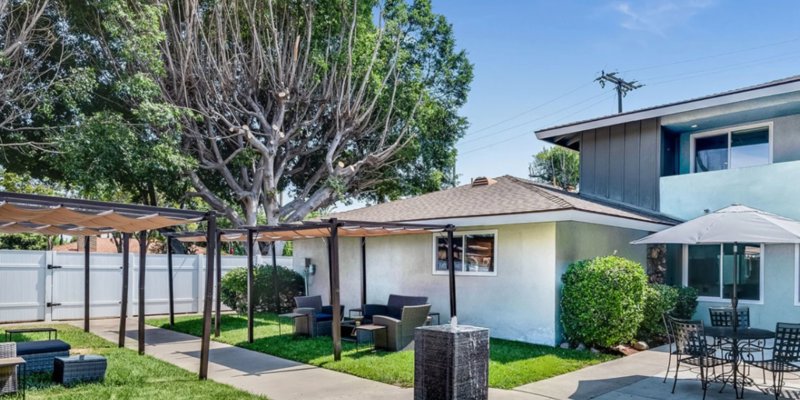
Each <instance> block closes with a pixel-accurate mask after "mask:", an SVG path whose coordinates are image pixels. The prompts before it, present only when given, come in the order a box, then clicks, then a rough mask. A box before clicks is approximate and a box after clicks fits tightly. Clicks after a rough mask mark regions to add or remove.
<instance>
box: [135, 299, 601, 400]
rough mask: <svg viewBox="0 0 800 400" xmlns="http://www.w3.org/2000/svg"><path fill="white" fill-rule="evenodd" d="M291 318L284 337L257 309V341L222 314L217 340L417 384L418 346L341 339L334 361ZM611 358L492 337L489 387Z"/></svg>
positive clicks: (179, 325) (188, 326) (183, 322)
mask: <svg viewBox="0 0 800 400" xmlns="http://www.w3.org/2000/svg"><path fill="white" fill-rule="evenodd" d="M148 323H149V324H150V325H154V326H160V327H162V328H167V329H169V320H168V319H166V318H154V319H149V320H148ZM290 323H291V321H284V322H283V327H282V329H283V335H282V336H279V335H278V325H277V322H276V318H275V315H274V314H258V315H257V316H256V320H255V321H254V325H255V341H254V343H248V342H247V318H246V317H242V316H238V315H223V317H222V334H221V335H220V337H219V338H216V339H215V340H218V341H220V342H224V343H228V344H233V345H236V346H239V347H244V348H247V349H251V350H255V351H260V352H262V353H267V354H272V355H275V356H278V357H282V358H286V359H290V360H295V361H299V362H303V363H306V364H311V365H316V366H320V367H323V368H328V369H332V370H335V371H341V372H345V373H348V374H352V375H356V376H360V377H362V378H367V379H372V380H375V381H380V382H385V383H390V384H393V385H398V386H403V387H410V386H413V384H414V352H413V351H404V352H396V353H392V352H383V351H377V352H373V351H371V350H365V349H364V347H363V346H362V347H361V349H360V350H359V351H356V349H355V345H354V344H352V343H348V342H345V343H342V360H341V361H339V362H334V361H333V355H332V354H331V351H332V350H331V348H332V345H331V339H330V338H329V337H318V338H293V337H292V336H291V335H290V334H287V333H291V331H292V327H291V326H290V325H289V324H290ZM175 330H177V331H180V332H184V333H188V334H192V335H196V336H200V335H201V333H202V318H201V317H200V316H196V315H191V316H179V317H176V319H175ZM212 338H213V336H212ZM612 358H613V357H612V356H609V355H595V354H592V353H590V352H588V351H575V350H564V349H561V348H553V347H549V346H538V345H532V344H527V343H521V342H513V341H508V340H501V339H492V342H491V360H490V362H489V386H491V387H494V388H502V389H510V388H513V387H517V386H519V385H523V384H526V383H530V382H534V381H538V380H541V379H545V378H549V377H552V376H555V375H560V374H563V373H566V372H570V371H574V370H576V369H580V368H583V367H585V366H588V365H592V364H597V363H600V362H603V361H607V360H610V359H612Z"/></svg>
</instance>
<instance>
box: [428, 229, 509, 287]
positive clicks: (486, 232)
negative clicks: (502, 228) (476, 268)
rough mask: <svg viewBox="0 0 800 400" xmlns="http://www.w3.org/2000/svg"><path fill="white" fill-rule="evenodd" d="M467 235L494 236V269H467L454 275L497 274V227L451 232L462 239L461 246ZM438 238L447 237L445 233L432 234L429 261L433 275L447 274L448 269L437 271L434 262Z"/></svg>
mask: <svg viewBox="0 0 800 400" xmlns="http://www.w3.org/2000/svg"><path fill="white" fill-rule="evenodd" d="M469 235H493V236H494V250H493V252H492V257H493V262H494V271H492V272H469V271H456V275H459V276H497V269H498V268H499V265H498V263H497V253H498V247H499V246H498V245H497V244H498V243H499V241H498V235H497V229H485V230H475V231H455V232H453V237H454V238H455V237H457V236H460V237H461V238H462V239H461V240H462V244H461V245H462V247H463V246H464V242H463V240H464V237H465V236H469ZM440 238H444V239H446V238H447V234H445V233H434V234H433V235H432V240H431V242H432V246H431V248H432V250H433V257H432V258H433V262H432V263H431V271H432V273H433V275H449V274H450V271H447V270H445V271H439V270H437V269H436V264H437V261H438V257H437V254H438V239H440Z"/></svg>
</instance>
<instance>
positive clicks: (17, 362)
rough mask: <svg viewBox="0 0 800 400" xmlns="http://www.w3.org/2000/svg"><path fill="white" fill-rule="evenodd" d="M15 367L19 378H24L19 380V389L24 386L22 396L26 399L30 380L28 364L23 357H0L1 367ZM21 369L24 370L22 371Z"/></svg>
mask: <svg viewBox="0 0 800 400" xmlns="http://www.w3.org/2000/svg"><path fill="white" fill-rule="evenodd" d="M6 367H14V368H18V369H17V379H20V378H22V379H21V380H22V382H21V383H20V382H19V381H17V386H18V389H19V388H22V398H23V399H25V389H26V388H25V386H27V383H28V382H27V381H28V364H27V363H26V362H25V359H24V358H22V357H10V358H0V368H6ZM20 369H21V370H22V371H20Z"/></svg>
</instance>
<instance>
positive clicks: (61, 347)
mask: <svg viewBox="0 0 800 400" xmlns="http://www.w3.org/2000/svg"><path fill="white" fill-rule="evenodd" d="M69 349H70V346H69V344H67V343H66V342H63V341H61V340H37V341H33V342H19V343H17V355H18V356H20V357H22V358H23V359H25V362H27V363H28V372H29V373H31V372H53V359H54V358H56V357H69Z"/></svg>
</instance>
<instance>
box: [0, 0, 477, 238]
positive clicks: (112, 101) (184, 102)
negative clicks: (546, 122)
mask: <svg viewBox="0 0 800 400" xmlns="http://www.w3.org/2000/svg"><path fill="white" fill-rule="evenodd" d="M68 11H69V12H68V17H69V20H70V29H71V30H72V31H71V32H72V33H71V35H72V36H70V37H72V38H74V39H75V40H74V41H75V42H76V43H75V46H76V47H78V48H79V49H80V51H79V54H80V57H76V58H75V59H74V60H72V64H70V66H69V68H70V71H72V73H73V75H72V80H73V81H74V82H75V83H74V84H72V85H65V86H63V87H61V88H60V90H62V91H63V96H60V97H59V98H61V99H62V101H61V102H60V103H59V104H57V105H56V106H55V111H54V112H53V113H52V114H53V116H54V117H53V118H51V120H54V122H52V123H51V125H57V126H58V129H50V130H46V131H45V132H46V133H45V134H46V135H48V136H47V137H46V139H50V140H53V141H57V147H58V149H59V151H60V153H59V154H58V155H57V156H54V157H49V158H48V157H42V156H41V155H38V154H37V155H36V156H34V157H28V158H27V159H24V160H21V161H24V162H20V163H14V165H16V166H17V167H16V168H19V169H20V170H24V171H35V175H40V176H49V177H53V178H57V179H61V180H63V181H64V182H68V183H69V185H72V186H74V187H75V188H76V189H78V191H79V192H86V193H91V194H93V195H97V196H105V197H112V198H114V197H117V196H126V195H127V196H130V197H132V198H133V200H137V201H141V202H146V203H149V204H153V203H156V202H165V201H166V202H172V203H185V202H188V201H189V199H202V200H203V201H204V202H205V203H206V204H207V205H208V207H210V208H213V209H215V210H217V211H219V212H221V213H222V214H223V215H225V216H227V218H228V219H229V220H230V221H231V223H232V225H233V226H239V225H242V224H253V223H255V222H256V221H257V219H258V218H259V215H263V217H264V218H265V222H267V223H270V224H274V223H276V222H278V221H279V220H286V221H298V220H302V219H304V218H305V217H306V216H307V215H309V213H311V212H312V211H314V210H319V209H324V208H326V207H329V206H331V205H332V204H334V203H335V202H337V201H342V200H345V201H346V200H349V199H362V200H367V201H385V200H389V199H394V198H397V197H399V196H403V195H409V194H417V193H420V192H427V191H431V190H438V189H440V188H442V187H446V186H448V185H452V184H453V183H454V182H451V178H450V176H449V175H448V174H445V173H443V171H450V170H452V166H453V165H454V162H455V143H456V141H457V140H458V139H459V138H460V137H461V136H462V135H463V133H464V131H465V129H466V127H467V123H466V120H465V119H464V118H463V117H461V116H459V115H458V109H459V108H460V107H461V106H462V105H463V104H464V102H465V101H466V96H467V92H468V89H469V84H470V82H471V80H472V66H471V65H470V63H469V62H468V60H467V57H466V53H465V52H464V51H460V50H457V49H456V47H455V41H454V39H453V32H452V28H451V26H450V25H449V23H448V22H447V21H446V20H445V18H444V17H443V16H441V15H437V14H435V13H433V12H432V10H431V4H430V1H429V0H417V1H414V2H406V1H400V0H391V1H387V2H384V3H378V2H376V1H346V2H341V1H333V0H324V1H317V2H308V1H300V0H258V1H243V0H220V1H217V2H213V3H209V2H204V1H200V0H189V1H167V2H129V1H123V0H104V1H100V2H93V3H91V4H84V3H76V4H72V3H71V5H70V7H68ZM46 122H51V121H50V120H48V121H46ZM40 134H41V133H40ZM37 163H38V164H37ZM41 163H44V164H45V165H46V166H42V165H41ZM10 164H11V163H9V165H10ZM281 193H287V194H289V196H290V197H291V201H288V202H282V201H281V199H280V194H281Z"/></svg>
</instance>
